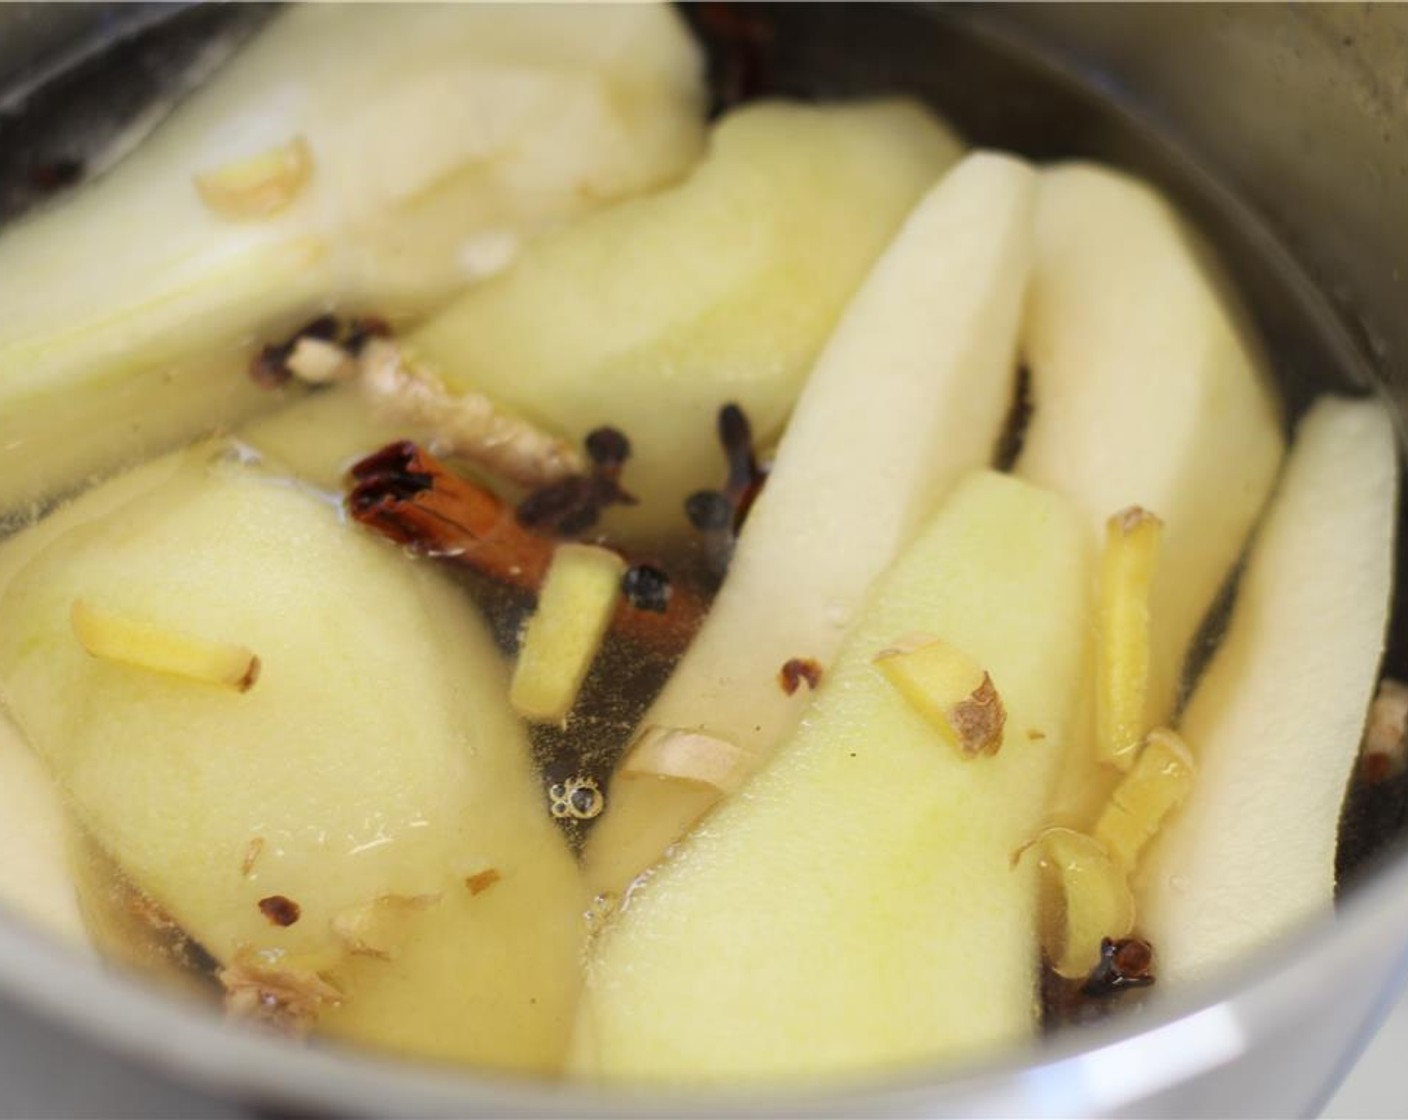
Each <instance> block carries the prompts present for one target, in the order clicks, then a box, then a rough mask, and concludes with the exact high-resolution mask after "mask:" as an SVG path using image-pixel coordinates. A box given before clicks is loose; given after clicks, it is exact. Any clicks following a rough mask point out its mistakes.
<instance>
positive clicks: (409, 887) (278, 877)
mask: <svg viewBox="0 0 1408 1120" xmlns="http://www.w3.org/2000/svg"><path fill="white" fill-rule="evenodd" d="M158 466H159V467H160V466H162V465H160V464H158ZM148 469H154V468H148ZM164 471H165V477H164V478H163V480H162V481H160V482H159V483H157V484H156V485H154V486H148V487H146V488H145V489H144V492H141V493H139V496H137V497H135V498H132V499H131V500H130V501H128V502H127V503H126V504H121V503H119V504H117V506H116V508H115V509H113V510H111V511H110V512H109V513H108V514H107V515H106V516H93V517H87V518H84V517H80V516H78V514H77V513H76V512H74V513H70V515H69V518H68V520H69V522H70V525H69V527H68V528H67V530H66V531H62V532H58V533H49V534H47V536H48V538H49V540H48V543H47V544H45V545H44V546H43V547H41V548H39V549H38V550H37V551H33V550H31V551H30V556H29V559H28V560H27V562H26V563H24V564H23V566H22V567H21V568H20V570H19V571H18V572H17V573H16V574H14V575H13V576H12V577H11V578H10V579H9V580H8V584H7V587H6V591H5V593H4V595H3V598H0V619H3V625H2V626H0V685H3V690H4V694H5V698H6V700H7V702H8V704H9V706H10V709H11V711H12V712H13V713H14V716H15V718H16V720H17V723H18V724H19V725H20V727H21V729H22V730H23V732H24V733H25V735H26V737H27V738H28V740H29V742H30V743H31V744H32V746H33V747H34V749H35V750H36V752H37V753H38V755H39V756H40V757H41V758H42V760H43V761H44V762H45V763H46V765H47V768H48V770H49V772H50V773H51V774H52V775H53V777H54V778H55V779H56V782H57V784H58V786H59V787H60V789H61V790H62V791H63V793H64V794H65V795H66V797H67V800H68V803H69V805H70V807H71V809H72V812H73V813H74V815H75V818H76V821H77V823H78V824H79V825H81V826H82V827H83V828H84V829H85V830H86V832H87V834H88V835H89V836H91V837H92V839H93V840H94V841H95V842H96V843H97V844H98V845H99V847H100V848H101V849H102V850H104V851H105V852H106V853H107V854H108V855H110V856H111V857H112V859H113V860H114V861H115V862H116V864H117V865H118V866H119V867H120V868H121V870H122V871H123V873H124V874H125V875H127V876H128V877H129V878H130V879H131V880H132V881H133V882H134V883H135V884H136V885H137V886H138V887H139V888H140V889H142V890H143V891H145V892H146V893H147V894H148V895H150V896H151V898H152V899H153V901H154V902H155V903H156V904H157V905H159V906H160V907H161V908H162V909H163V910H164V911H165V912H166V913H168V914H169V915H170V916H171V917H172V918H173V919H174V920H175V921H176V922H177V923H178V924H179V925H180V926H181V927H182V928H183V929H184V930H185V931H186V932H187V933H188V934H189V935H190V936H191V937H193V938H194V939H195V940H196V941H197V942H199V944H200V945H202V946H203V947H204V948H205V949H206V950H207V951H208V952H209V953H210V954H211V955H212V956H214V957H215V958H216V959H217V960H218V961H219V962H221V963H222V964H223V965H225V966H227V967H230V966H232V965H238V964H239V963H240V962H241V961H242V960H245V959H247V958H248V957H249V956H250V954H255V955H257V954H259V953H261V952H265V951H268V952H272V953H274V954H275V955H277V954H279V953H283V954H285V955H286V958H287V962H288V967H290V968H292V967H295V965H296V962H312V963H310V964H308V965H307V967H309V968H314V967H316V970H317V971H318V973H319V974H320V975H321V976H322V977H324V978H325V979H326V980H327V982H328V983H330V984H331V985H332V986H333V989H334V990H336V991H337V992H339V993H340V1003H339V1004H338V1005H337V1006H330V1007H327V1008H326V1009H325V1011H324V1014H323V1015H322V1018H321V1025H322V1026H323V1027H324V1028H325V1029H326V1030H327V1031H329V1032H330V1033H334V1034H339V1035H343V1036H346V1037H349V1038H354V1039H357V1040H359V1041H364V1042H368V1043H376V1044H381V1045H386V1046H391V1047H394V1048H397V1049H401V1050H404V1051H407V1052H411V1053H415V1054H419V1055H426V1056H435V1057H444V1058H453V1059H456V1060H460V1061H466V1062H473V1063H482V1064H486V1065H493V1066H497V1067H505V1068H514V1069H530V1070H538V1071H547V1070H552V1069H554V1068H556V1066H557V1065H558V1063H559V1061H560V1060H561V1056H562V1052H563V1048H564V1046H565V1044H566V1039H567V1031H568V1028H569V1026H570V1021H571V1013H572V1006H573V1002H574V999H575V994H576V988H577V984H578V980H577V970H578V953H579V951H580V932H581V919H580V913H581V910H582V908H583V907H582V903H581V899H580V888H579V880H578V876H577V874H576V870H575V868H574V866H573V863H572V860H571V858H570V856H569V855H568V853H567V851H566V849H565V847H564V844H563V842H562V839H561V837H560V836H559V834H558V833H557V832H556V830H555V829H554V828H553V826H552V824H551V821H550V820H549V818H548V816H547V811H546V803H545V800H544V798H543V794H542V791H541V789H540V788H539V784H538V782H537V780H536V776H535V774H534V772H533V769H532V766H531V762H530V759H529V756H528V748H527V744H526V741H525V739H524V735H523V732H522V730H521V728H520V726H519V724H518V723H517V721H516V720H515V719H514V718H513V716H512V714H511V712H510V711H509V710H508V706H507V702H506V692H507V684H508V680H507V673H506V671H505V668H504V666H503V665H502V663H501V661H500V658H499V656H498V654H497V651H496V650H495V649H494V647H493V645H492V643H491V642H490V640H489V637H488V635H487V634H486V633H485V631H484V629H483V626H482V624H481V623H480V622H479V621H478V619H477V618H476V617H475V613H474V611H473V609H472V608H471V607H470V606H469V604H468V603H467V602H465V601H463V600H462V599H461V597H460V595H459V593H458V592H456V591H454V590H453V589H451V588H450V587H449V586H448V585H446V584H443V583H441V582H440V581H439V580H438V577H437V576H436V574H435V573H434V572H432V571H430V570H428V569H421V568H418V567H416V566H414V565H410V564H408V563H407V562H406V560H405V559H404V558H403V557H402V556H401V555H400V554H399V553H398V552H397V551H396V550H395V549H393V548H389V547H386V546H384V545H383V544H382V543H381V542H378V541H376V540H374V539H372V538H371V537H369V536H366V535H364V534H363V533H362V532H361V531H360V530H358V529H357V528H356V527H353V526H349V525H347V524H346V523H345V522H344V521H343V520H342V519H341V518H340V516H339V513H338V511H337V509H336V508H335V507H333V506H332V505H330V504H329V503H327V502H326V501H325V500H323V499H320V498H317V497H315V496H313V495H312V494H311V493H309V492H306V491H304V490H302V489H301V488H300V487H298V486H297V485H296V484H293V483H291V482H290V481H289V480H287V479H284V478H278V477H274V476H267V475H263V474H261V473H258V472H254V471H251V470H249V469H248V468H247V467H244V466H241V465H239V464H238V463H237V462H235V461H232V460H231V458H230V457H229V456H218V457H216V458H214V459H212V458H211V456H210V454H209V448H203V449H197V450H195V451H192V452H190V453H187V454H186V455H184V456H181V457H179V460H178V461H177V462H176V463H175V465H174V469H172V467H171V465H170V464H169V463H168V464H167V465H165V467H164ZM109 485H112V486H116V487H122V486H124V485H128V489H129V490H131V489H137V490H139V491H140V490H142V489H143V488H142V487H133V486H131V485H130V484H127V483H126V480H125V479H119V480H117V481H116V482H114V483H112V484H109ZM101 498H102V490H99V491H96V492H94V494H93V495H92V496H90V499H84V500H82V501H80V502H79V503H77V506H79V507H81V506H82V505H84V503H85V502H90V505H91V503H92V502H99V503H100V502H101ZM44 528H45V526H44V524H43V523H41V525H40V527H39V529H40V530H43V529H44ZM23 539H24V538H23V536H22V537H20V538H17V539H16V541H15V544H16V545H18V544H20V543H21V542H22V541H23ZM78 598H89V599H91V600H92V601H95V602H102V603H104V604H106V605H108V606H109V608H110V609H112V610H114V611H119V612H121V614H122V615H123V616H124V617H127V618H139V619H143V620H146V621H147V622H148V623H149V624H150V625H152V626H153V627H160V628H166V629H170V630H175V631H183V632H190V633H195V634H201V635H218V636H220V637H221V638H223V639H227V640H230V641H236V642H239V643H240V644H242V645H244V646H246V647H248V648H249V649H250V650H252V651H255V652H256V653H257V655H258V657H259V658H260V662H261V672H260V675H259V678H258V680H257V681H256V682H255V684H254V685H253V687H251V688H250V689H249V690H248V691H247V692H243V693H240V692H233V691H229V690H223V689H216V688H211V687H209V686H207V685H204V684H201V683H197V682H192V681H187V680H183V679H181V678H180V677H177V676H172V675H170V674H167V673H162V672H153V671H151V670H149V669H147V668H144V667H141V666H139V665H131V664H123V663H120V662H116V661H111V660H107V659H103V658H97V657H93V656H90V654H89V653H88V652H86V651H85V650H84V648H83V647H82V646H81V645H80V644H79V642H78V640H77V638H76V636H75V635H74V632H73V630H72V628H71V626H70V623H69V618H68V615H69V611H70V608H71V604H72V603H73V601H74V600H75V599H78ZM490 869H492V870H496V871H497V872H499V875H500V879H499V881H498V882H496V883H495V884H494V885H493V886H492V888H491V889H489V890H486V891H483V892H482V893H480V894H478V895H475V894H473V893H472V892H471V890H470V889H469V888H468V886H467V885H466V879H467V877H469V876H472V875H476V874H480V873H482V872H484V871H487V870H490ZM387 897H390V898H392V899H431V898H433V899H434V903H433V905H429V904H428V905H426V906H424V907H423V908H421V909H418V910H412V911H408V912H407V913H406V915H405V916H404V921H402V922H401V923H400V925H399V926H398V928H397V929H396V930H394V931H393V933H392V934H391V935H388V936H390V937H392V941H393V942H394V943H392V944H389V945H386V946H381V948H382V949H384V950H385V951H384V952H383V953H382V954H381V955H368V954H367V953H365V952H359V951H357V949H356V946H355V945H353V944H352V943H351V942H349V940H348V939H347V938H346V937H344V936H340V934H339V929H341V928H344V927H346V925H347V923H348V922H349V921H350V920H352V919H353V918H355V917H356V915H357V914H358V913H360V912H362V910H364V909H365V908H366V907H367V906H369V905H379V903H378V900H381V899H384V898H387ZM270 899H274V900H276V902H275V903H273V904H271V903H269V900H270ZM278 899H284V900H287V901H288V902H291V903H292V904H294V906H296V908H297V919H296V921H294V922H293V923H292V924H288V925H279V924H276V923H275V922H274V921H273V920H272V918H271V916H270V914H271V908H272V914H273V915H274V916H277V915H278V913H279V910H280V904H278V903H277V900H278ZM261 903H263V904H264V905H261ZM283 909H287V908H286V907H285V908H283ZM261 959H267V958H261ZM509 962H512V964H511V965H510V963H509ZM298 967H303V966H302V965H298Z"/></svg>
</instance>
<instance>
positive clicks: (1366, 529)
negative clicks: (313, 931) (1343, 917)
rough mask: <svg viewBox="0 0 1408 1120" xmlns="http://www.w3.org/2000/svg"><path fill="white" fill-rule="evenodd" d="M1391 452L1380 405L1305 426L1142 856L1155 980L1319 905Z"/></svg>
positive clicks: (1243, 946)
mask: <svg viewBox="0 0 1408 1120" xmlns="http://www.w3.org/2000/svg"><path fill="white" fill-rule="evenodd" d="M1397 503H1398V454H1397V444H1396V441H1395V439H1394V432H1393V425H1392V421H1391V419H1390V417H1389V415H1388V412H1387V410H1386V409H1385V408H1384V406H1383V405H1382V404H1380V403H1379V402H1377V401H1353V402H1352V401H1346V400H1338V399H1327V400H1324V401H1322V402H1321V403H1319V404H1317V405H1316V406H1315V407H1314V408H1313V409H1312V410H1311V411H1310V413H1309V414H1308V415H1307V416H1306V418H1305V419H1304V420H1303V421H1302V422H1301V425H1300V428H1299V430H1298V432H1297V434H1296V440H1295V443H1294V445H1293V447H1292V451H1291V455H1290V458H1289V459H1288V460H1287V463H1286V471H1285V475H1284V477H1283V478H1282V480H1281V483H1280V487H1279V490H1278V491H1277V494H1276V497H1275V499H1274V500H1273V502H1272V504H1271V507H1270V509H1269V510H1268V512H1267V516H1266V521H1265V523H1264V524H1263V525H1262V527H1261V529H1260V530H1259V532H1258V534H1257V538H1256V542H1255V544H1254V545H1253V547H1252V551H1251V556H1250V559H1249V561H1248V564H1247V569H1246V572H1245V574H1244V575H1243V577H1242V580H1241V584H1240V587H1239V589H1238V592H1237V599H1236V603H1235V605H1234V607H1233V611H1232V618H1231V621H1230V622H1229V624H1228V628H1227V633H1226V637H1225V638H1224V640H1223V644H1222V647H1221V648H1220V649H1219V651H1218V653H1217V655H1216V656H1215V657H1214V659H1213V662H1212V664H1211V666H1210V667H1209V668H1208V670H1207V673H1206V674H1205V676H1204V677H1203V679H1202V681H1201V682H1200V683H1199V684H1198V687H1197V689H1196V691H1195V692H1194V693H1193V697H1192V700H1191V702H1190V704H1189V706H1188V710H1187V713H1186V715H1185V716H1184V719H1183V724H1182V728H1181V731H1182V735H1183V738H1184V740H1185V741H1186V742H1187V744H1188V746H1189V748H1190V749H1191V750H1192V751H1193V753H1194V755H1195V756H1196V758H1197V765H1198V775H1197V778H1196V780H1195V781H1194V783H1193V788H1192V792H1191V794H1190V795H1189V797H1188V801H1187V802H1186V804H1185V805H1184V806H1183V808H1182V809H1181V810H1180V811H1179V812H1178V814H1177V815H1176V816H1175V817H1174V818H1173V819H1172V820H1171V821H1170V822H1169V823H1168V824H1166V825H1165V826H1164V828H1163V831H1162V833H1161V835H1160V836H1159V838H1158V839H1157V840H1156V841H1155V842H1154V844H1153V846H1152V848H1151V850H1150V851H1149V852H1148V854H1147V855H1146V856H1145V858H1144V861H1143V869H1142V871H1141V874H1140V882H1139V885H1138V891H1137V894H1138V904H1139V915H1140V918H1139V920H1140V925H1141V927H1142V928H1143V930H1144V932H1145V933H1146V934H1147V935H1148V936H1149V938H1150V939H1151V940H1152V942H1153V944H1154V947H1155V951H1156V952H1157V953H1158V961H1159V964H1158V969H1159V975H1160V981H1161V982H1162V981H1164V980H1165V979H1166V980H1167V981H1168V982H1169V983H1171V984H1172V983H1182V982H1185V981H1190V980H1197V979H1200V978H1203V977H1207V976H1210V975H1213V974H1214V973H1216V972H1217V970H1219V969H1221V968H1224V967H1226V966H1227V965H1229V964H1231V963H1232V962H1233V961H1235V960H1238V959H1240V958H1242V957H1244V956H1245V955H1246V954H1248V953H1250V952H1253V951H1254V950H1256V949H1258V948H1261V947H1263V946H1265V945H1268V944H1269V943H1270V942H1271V941H1272V940H1274V939H1275V938H1277V937H1279V936H1281V935H1283V934H1285V933H1286V932H1287V931H1288V930H1290V929H1291V928H1292V927H1294V926H1295V925H1296V924H1297V923H1299V922H1302V921H1305V920H1307V919H1309V918H1311V917H1312V916H1315V915H1321V914H1328V913H1329V912H1330V908H1331V905H1332V902H1333V897H1334V885H1335V845H1336V838H1337V835H1338V828H1339V819H1340V810H1341V806H1342V805H1343V803H1344V794H1345V787H1346V785H1347V784H1348V781H1349V778H1350V774H1351V773H1352V772H1353V768H1354V762H1355V759H1356V757H1357V756H1358V751H1359V742H1360V738H1361V736H1362V734H1363V731H1364V719H1365V714H1366V713H1367V711H1368V708H1369V703H1370V701H1371V700H1372V699H1373V695H1374V687H1375V683H1376V680H1377V675H1378V669H1379V659H1380V657H1381V655H1382V653H1383V648H1384V633H1385V627H1386V625H1387V621H1388V612H1389V595H1390V592H1391V590H1392V583H1393V556H1394V532H1395V521H1396V516H1397V508H1398V505H1397Z"/></svg>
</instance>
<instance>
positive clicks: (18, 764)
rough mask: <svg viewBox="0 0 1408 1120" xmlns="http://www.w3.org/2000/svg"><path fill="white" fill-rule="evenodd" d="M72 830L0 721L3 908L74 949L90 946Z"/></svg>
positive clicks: (39, 771)
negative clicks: (71, 850) (71, 852)
mask: <svg viewBox="0 0 1408 1120" xmlns="http://www.w3.org/2000/svg"><path fill="white" fill-rule="evenodd" d="M67 836H68V825H67V821H66V818H65V815H64V809H63V803H62V802H61V801H60V799H59V796H58V791H57V790H56V789H55V788H54V783H53V781H52V779H50V777H49V775H48V774H46V773H45V772H44V768H43V767H42V766H41V765H40V763H39V760H38V759H37V758H35V757H34V754H33V753H32V752H31V751H30V749H29V746H28V744H26V743H25V741H24V740H23V739H22V738H21V737H20V734H19V732H18V731H17V730H16V729H15V727H14V725H13V724H11V722H10V721H9V720H8V719H4V718H3V717H0V850H3V851H4V852H5V859H4V860H3V861H0V906H3V907H4V908H5V909H7V910H10V911H12V912H14V913H16V914H19V915H20V916H22V917H24V918H25V919H27V920H28V921H30V922H32V923H34V924H35V925H36V926H37V927H38V928H40V929H42V930H44V931H46V932H48V933H51V934H54V935H56V936H58V937H60V938H62V939H63V940H64V941H65V942H67V943H68V944H70V945H75V946H81V945H85V944H86V943H87V941H88V938H87V935H86V934H85V933H84V930H83V922H82V919H81V918H80V917H79V912H78V896H77V894H76V892H75V891H74V888H73V878H72V876H71V875H70V874H69V870H68V859H67V856H66V854H65V852H66V847H67V842H68V840H67Z"/></svg>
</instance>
